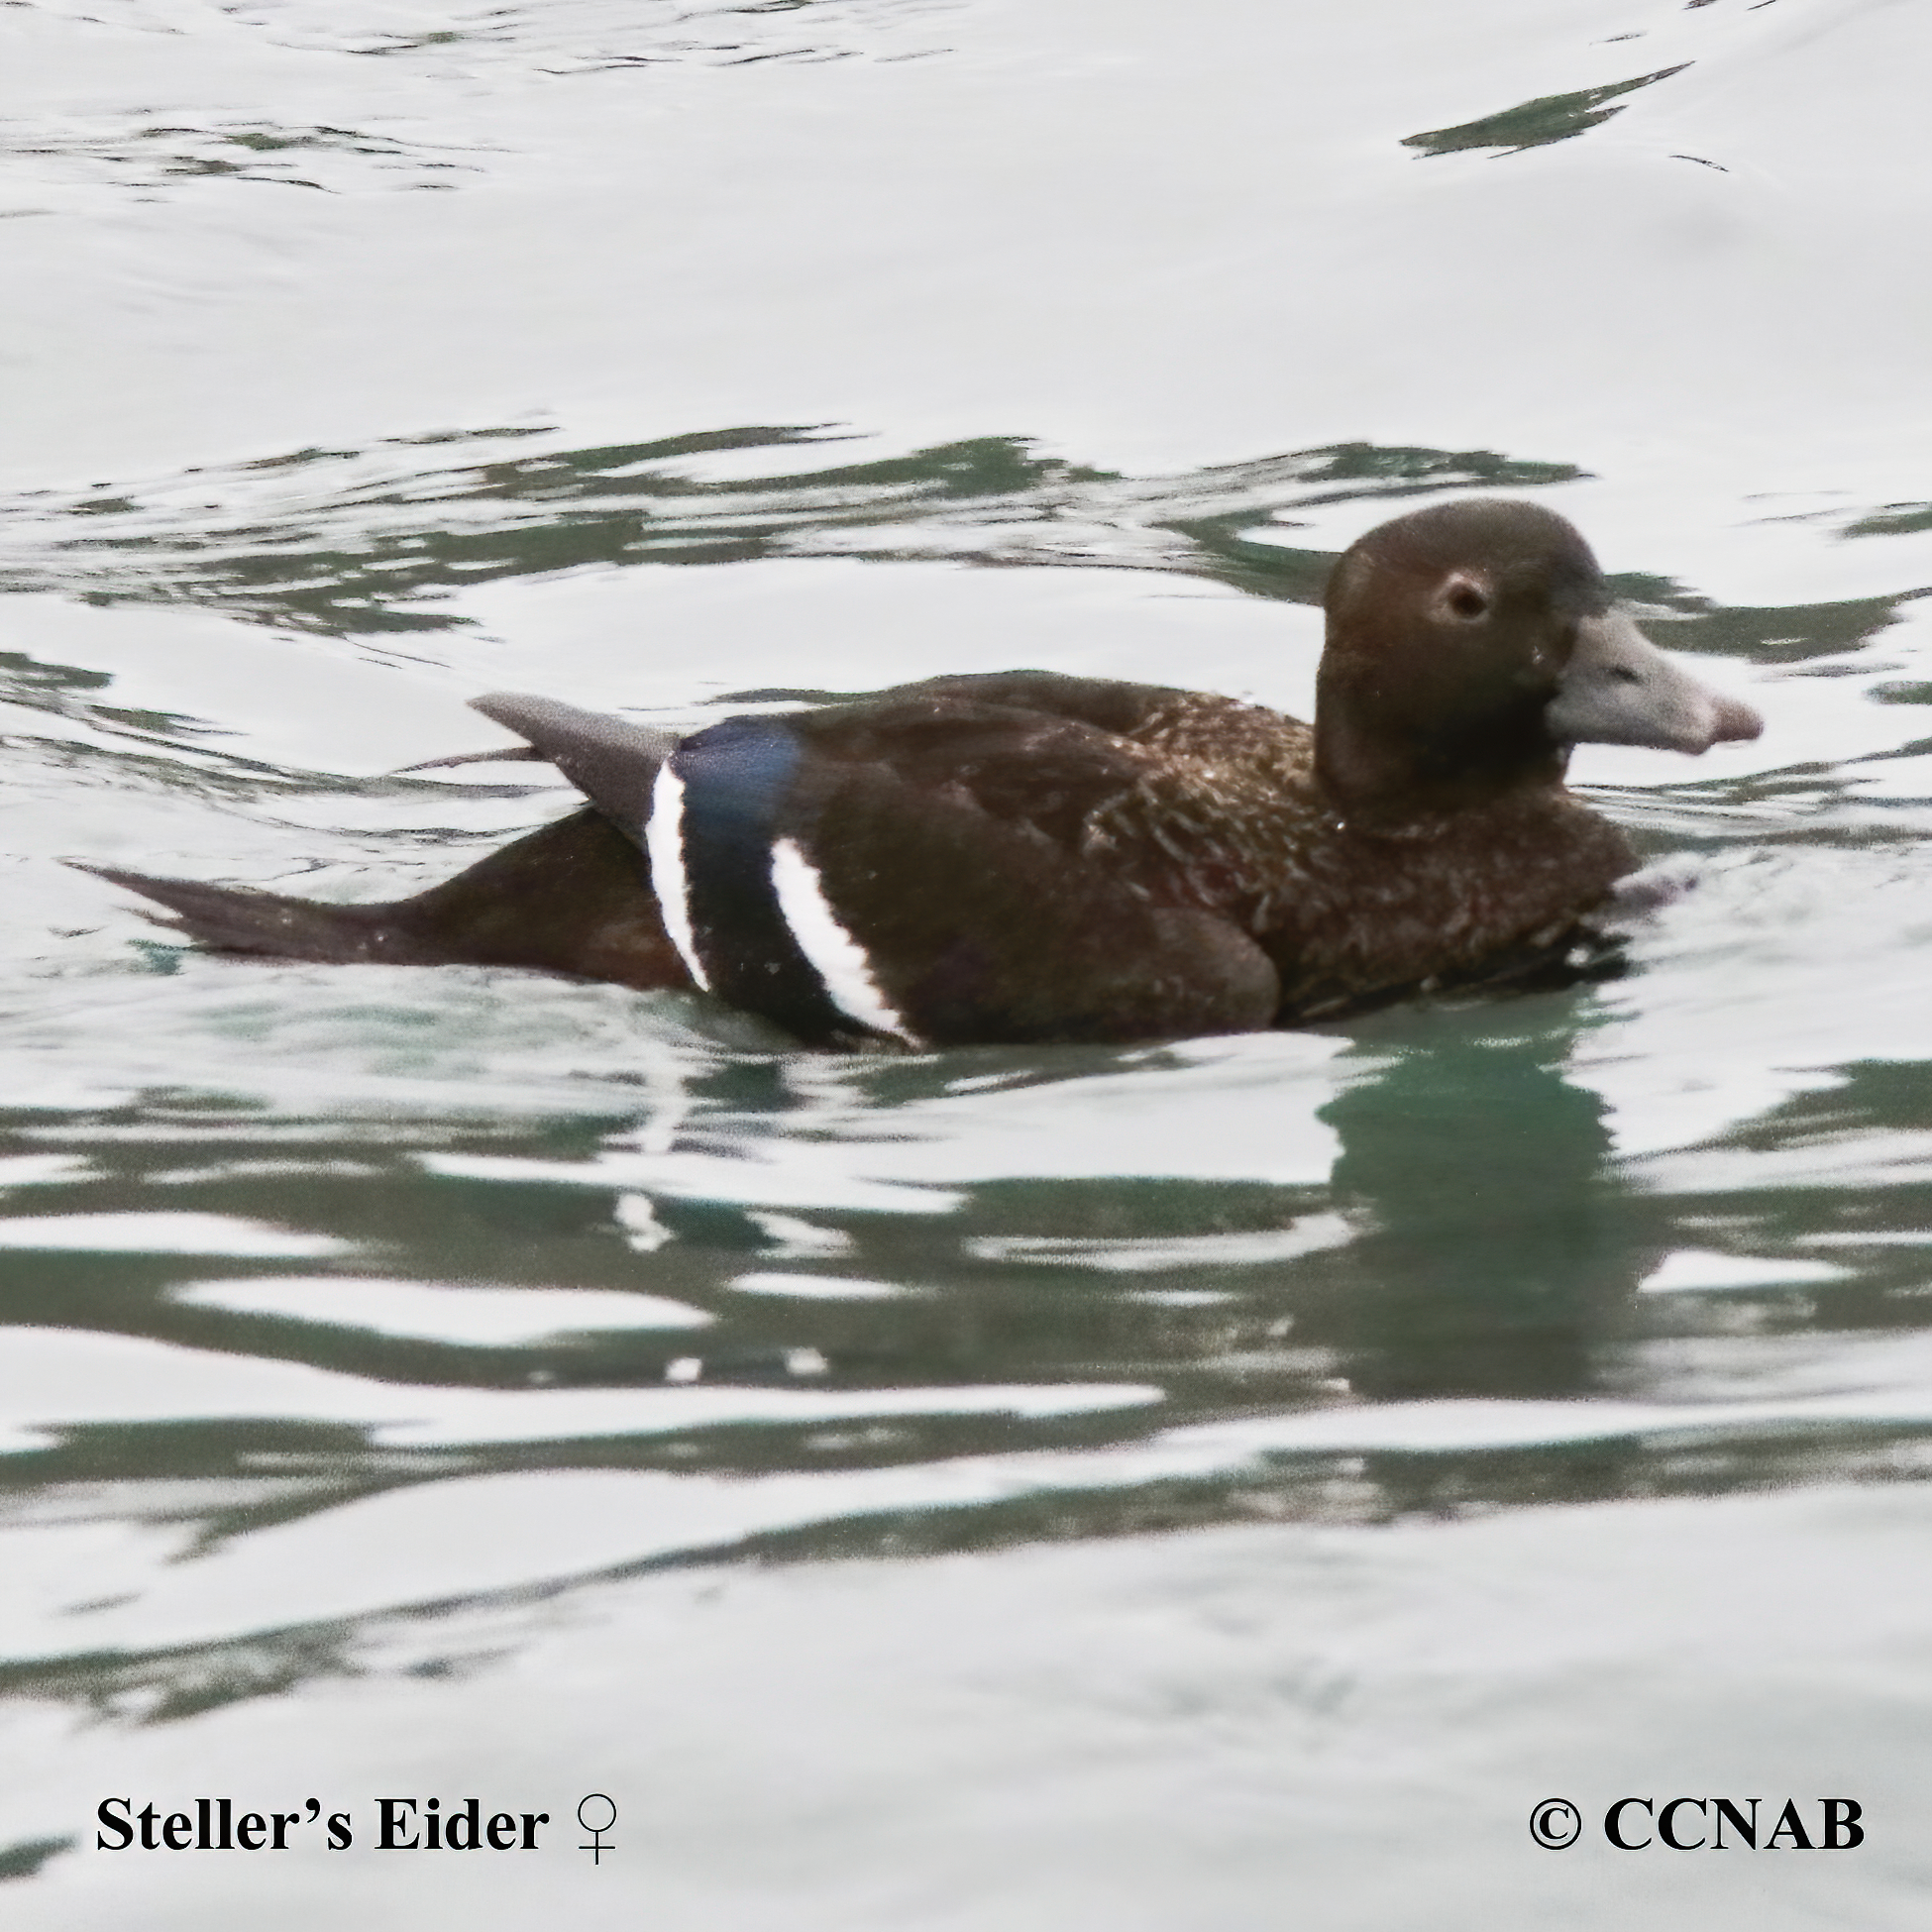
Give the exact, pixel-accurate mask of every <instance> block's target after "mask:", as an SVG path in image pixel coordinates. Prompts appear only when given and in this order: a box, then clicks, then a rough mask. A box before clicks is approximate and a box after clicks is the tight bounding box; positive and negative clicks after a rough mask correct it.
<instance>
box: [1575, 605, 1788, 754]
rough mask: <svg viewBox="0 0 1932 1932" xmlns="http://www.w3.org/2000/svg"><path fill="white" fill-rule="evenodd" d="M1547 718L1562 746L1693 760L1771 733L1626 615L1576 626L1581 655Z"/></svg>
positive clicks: (1617, 612)
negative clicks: (1648, 749) (1647, 749)
mask: <svg viewBox="0 0 1932 1932" xmlns="http://www.w3.org/2000/svg"><path fill="white" fill-rule="evenodd" d="M1543 715H1544V721H1545V723H1546V724H1548V726H1549V727H1550V734H1551V736H1552V737H1554V738H1556V739H1557V740H1558V741H1559V742H1560V743H1563V744H1572V745H1579V744H1594V745H1655V746H1656V747H1657V748H1658V749H1659V750H1660V751H1687V752H1689V753H1691V754H1692V755H1693V756H1694V755H1695V754H1696V753H1698V752H1703V751H1708V750H1710V748H1711V746H1712V745H1718V744H1724V743H1726V742H1727V741H1730V740H1733V739H1739V738H1755V737H1757V736H1758V734H1759V733H1760V732H1761V731H1763V730H1764V728H1765V720H1764V719H1763V718H1761V717H1760V716H1759V715H1758V713H1757V712H1756V711H1754V710H1753V709H1752V708H1751V706H1750V705H1749V704H1745V703H1741V702H1740V701H1739V700H1738V699H1737V698H1726V697H1725V696H1724V695H1723V694H1722V693H1721V692H1715V691H1712V690H1711V689H1710V687H1709V686H1708V685H1703V684H1699V683H1698V681H1697V680H1696V679H1695V678H1693V677H1691V676H1690V674H1689V673H1688V672H1687V671H1682V670H1679V669H1678V667H1677V666H1676V665H1675V664H1673V663H1672V662H1671V661H1670V660H1669V659H1668V658H1667V657H1665V656H1664V653H1663V652H1662V651H1660V650H1659V649H1658V648H1657V646H1656V645H1655V644H1653V643H1652V642H1651V641H1650V639H1649V638H1648V637H1646V636H1645V635H1644V633H1643V632H1642V631H1641V630H1639V629H1638V628H1637V625H1636V622H1635V621H1634V620H1633V619H1632V618H1631V617H1630V616H1629V615H1628V614H1627V613H1625V612H1624V611H1621V610H1607V611H1605V612H1604V613H1603V614H1602V615H1601V616H1595V617H1585V618H1584V619H1583V621H1582V622H1581V623H1580V624H1579V625H1578V626H1577V630H1576V648H1575V650H1574V651H1572V652H1571V654H1570V659H1569V663H1568V665H1567V666H1566V667H1565V669H1564V671H1563V675H1562V678H1561V680H1560V682H1559V683H1558V685H1557V687H1556V697H1555V698H1552V699H1551V700H1550V704H1549V706H1548V708H1547V709H1546V710H1545V712H1544V714H1543Z"/></svg>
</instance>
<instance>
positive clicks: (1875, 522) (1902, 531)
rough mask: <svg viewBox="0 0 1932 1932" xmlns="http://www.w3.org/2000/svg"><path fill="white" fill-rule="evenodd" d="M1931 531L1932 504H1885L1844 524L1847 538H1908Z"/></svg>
mask: <svg viewBox="0 0 1932 1932" xmlns="http://www.w3.org/2000/svg"><path fill="white" fill-rule="evenodd" d="M1921 530H1932V503H1887V504H1886V505H1885V506H1884V508H1883V509H1879V510H1872V511H1869V512H1868V513H1867V514H1866V515H1864V516H1861V517H1859V518H1858V519H1857V520H1856V521H1855V522H1851V523H1848V524H1846V526H1845V528H1844V530H1843V531H1842V532H1841V534H1842V535H1844V536H1848V537H1909V536H1916V535H1917V534H1918V533H1919V532H1920V531H1921Z"/></svg>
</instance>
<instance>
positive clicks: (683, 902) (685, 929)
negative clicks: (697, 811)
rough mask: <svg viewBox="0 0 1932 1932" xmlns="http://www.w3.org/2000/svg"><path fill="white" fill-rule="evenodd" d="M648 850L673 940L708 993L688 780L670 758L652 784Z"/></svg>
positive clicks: (653, 882)
mask: <svg viewBox="0 0 1932 1932" xmlns="http://www.w3.org/2000/svg"><path fill="white" fill-rule="evenodd" d="M644 850H645V852H646V853H647V854H648V855H649V856H650V861H651V886H652V890H653V891H655V892H656V894H657V896H658V910H659V912H662V913H663V914H664V929H665V931H667V932H668V933H670V935H671V943H672V944H673V945H674V946H676V947H677V948H678V952H679V955H680V957H681V958H682V959H683V960H684V962H685V964H686V965H687V966H688V967H690V968H691V976H692V978H693V979H695V980H696V981H697V982H698V985H699V986H701V987H702V988H703V989H704V991H705V992H706V993H708V992H709V991H710V990H711V976H710V975H709V974H708V973H707V972H705V970H704V962H703V961H702V960H700V959H699V958H698V935H697V933H696V932H694V931H693V930H692V923H691V881H690V879H689V878H688V877H687V876H686V874H685V783H684V780H683V779H681V778H680V777H679V776H678V774H677V773H676V772H674V771H673V770H672V769H671V760H670V759H669V758H667V759H666V760H665V761H664V763H663V764H662V765H660V766H659V767H658V775H657V782H656V783H655V784H654V785H653V786H652V787H651V815H650V817H649V818H648V819H646V820H645V823H644Z"/></svg>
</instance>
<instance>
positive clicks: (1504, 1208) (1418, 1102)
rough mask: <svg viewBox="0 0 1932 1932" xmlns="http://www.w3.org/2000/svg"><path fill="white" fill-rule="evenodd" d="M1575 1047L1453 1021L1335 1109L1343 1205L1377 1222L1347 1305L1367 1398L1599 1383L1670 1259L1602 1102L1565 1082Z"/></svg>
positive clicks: (1366, 1235)
mask: <svg viewBox="0 0 1932 1932" xmlns="http://www.w3.org/2000/svg"><path fill="white" fill-rule="evenodd" d="M1485 1018H1487V1016H1485ZM1491 1023H1493V1021H1492V1022H1491ZM1458 1034H1459V1035H1460V1036H1459V1037H1458ZM1568 1044H1569V1042H1568V1040H1567V1039H1565V1038H1564V1037H1563V1036H1562V1033H1561V1032H1560V1031H1558V1032H1556V1034H1555V1035H1554V1036H1552V1035H1549V1034H1540V1033H1535V1032H1532V1033H1529V1034H1527V1035H1523V1036H1518V1037H1510V1036H1508V1035H1507V1034H1506V1035H1505V1036H1504V1037H1502V1038H1500V1039H1496V1038H1483V1037H1481V1036H1480V1035H1478V1036H1477V1037H1475V1038H1473V1039H1472V1038H1470V1037H1469V1036H1468V1034H1467V1033H1466V1032H1464V1031H1463V1030H1462V1029H1461V1028H1459V1027H1454V1026H1453V1024H1452V1022H1451V1024H1450V1025H1446V1026H1445V1027H1444V1028H1443V1030H1442V1034H1441V1035H1440V1036H1439V1037H1438V1038H1436V1039H1434V1040H1432V1041H1430V1042H1429V1043H1428V1044H1427V1045H1423V1046H1412V1047H1411V1049H1410V1050H1409V1051H1408V1052H1406V1053H1403V1054H1402V1055H1400V1056H1399V1057H1398V1058H1397V1059H1396V1060H1394V1062H1393V1063H1392V1064H1387V1065H1385V1066H1384V1067H1383V1068H1382V1069H1380V1070H1379V1071H1378V1075H1377V1077H1373V1078H1370V1079H1367V1080H1364V1081H1362V1082H1361V1083H1360V1084H1358V1085H1355V1086H1350V1087H1345V1088H1344V1089H1343V1090H1342V1093H1341V1095H1340V1096H1339V1097H1338V1098H1337V1099H1336V1100H1335V1101H1334V1102H1332V1103H1331V1104H1330V1106H1329V1107H1328V1108H1327V1109H1326V1110H1325V1116H1326V1118H1327V1119H1328V1121H1329V1122H1330V1123H1331V1124H1332V1125H1333V1126H1334V1127H1335V1129H1336V1131H1337V1132H1338V1133H1339V1134H1340V1135H1341V1136H1342V1154H1341V1157H1340V1158H1339V1159H1338V1160H1337V1162H1336V1165H1335V1172H1334V1175H1333V1177H1332V1185H1333V1187H1334V1189H1335V1193H1336V1198H1337V1202H1338V1204H1339V1205H1342V1207H1343V1208H1344V1211H1345V1212H1351V1213H1352V1214H1354V1215H1357V1216H1359V1217H1361V1218H1362V1219H1363V1221H1364V1222H1365V1223H1366V1226H1365V1229H1364V1232H1363V1233H1362V1234H1361V1235H1360V1236H1359V1237H1358V1239H1357V1241H1356V1244H1355V1247H1354V1250H1353V1253H1352V1255H1351V1257H1350V1259H1351V1262H1352V1266H1351V1268H1350V1270H1349V1273H1350V1276H1351V1280H1350V1283H1349V1286H1350V1287H1351V1288H1352V1289H1353V1290H1354V1293H1353V1294H1351V1295H1349V1296H1347V1297H1346V1299H1345V1301H1343V1302H1342V1303H1341V1304H1339V1305H1338V1308H1337V1311H1336V1319H1337V1321H1338V1324H1339V1325H1345V1327H1344V1333H1345V1334H1347V1336H1348V1337H1349V1340H1350V1342H1352V1344H1353V1345H1352V1346H1351V1347H1349V1346H1345V1345H1344V1353H1345V1355H1346V1358H1347V1360H1348V1363H1349V1370H1348V1373H1349V1380H1350V1382H1351V1383H1352V1385H1353V1386H1354V1387H1355V1388H1356V1389H1357V1390H1358V1391H1359V1392H1360V1393H1361V1394H1363V1395H1366V1396H1371V1397H1377V1398H1381V1399H1386V1400H1400V1399H1403V1398H1414V1397H1419V1396H1431V1395H1486V1396H1512V1395H1515V1396H1566V1395H1583V1394H1588V1393H1590V1392H1591V1391H1592V1389H1593V1388H1594V1386H1595V1385H1596V1380H1597V1372H1598V1368H1599V1363H1600V1357H1601V1355H1602V1352H1603V1348H1604V1344H1605V1342H1606V1341H1608V1340H1609V1339H1610V1338H1612V1337H1614V1336H1615V1335H1617V1334H1618V1333H1619V1332H1620V1331H1621V1330H1622V1329H1623V1328H1624V1327H1625V1325H1626V1324H1627V1322H1628V1319H1629V1313H1630V1308H1631V1299H1632V1296H1633V1294H1634V1292H1635V1290H1636V1287H1637V1284H1638V1282H1639V1281H1640V1280H1641V1279H1642V1278H1643V1276H1644V1275H1645V1274H1646V1273H1647V1272H1649V1268H1650V1265H1651V1264H1652V1262H1653V1261H1654V1259H1655V1258H1656V1255H1655V1251H1654V1250H1650V1249H1647V1248H1646V1247H1645V1246H1644V1245H1643V1240H1642V1216H1641V1215H1640V1213H1639V1212H1638V1209H1637V1203H1636V1201H1635V1199H1634V1198H1633V1197H1632V1196H1631V1195H1630V1194H1629V1193H1628V1191H1627V1190H1626V1189H1625V1188H1624V1187H1623V1186H1622V1185H1621V1184H1620V1182H1619V1180H1618V1177H1617V1176H1616V1175H1615V1173H1614V1172H1613V1171H1612V1169H1611V1167H1610V1163H1609V1154H1610V1135H1609V1133H1608V1131H1607V1130H1606V1128H1605V1126H1604V1120H1603V1114H1604V1110H1603V1104H1602V1102H1601V1101H1600V1100H1599V1099H1598V1098H1597V1096H1596V1095H1594V1094H1592V1093H1589V1092H1587V1091H1585V1090H1582V1089H1579V1088H1577V1087H1574V1086H1572V1085H1570V1084H1569V1083H1568V1082H1567V1081H1566V1080H1565V1079H1564V1078H1563V1073H1562V1061H1563V1059H1564V1057H1565V1054H1566V1050H1567V1047H1568Z"/></svg>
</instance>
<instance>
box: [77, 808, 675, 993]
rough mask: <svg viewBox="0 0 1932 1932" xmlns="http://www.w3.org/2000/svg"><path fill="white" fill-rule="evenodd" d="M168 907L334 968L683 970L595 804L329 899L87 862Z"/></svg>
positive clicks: (203, 933) (236, 945)
mask: <svg viewBox="0 0 1932 1932" xmlns="http://www.w3.org/2000/svg"><path fill="white" fill-rule="evenodd" d="M80 870H81V871H83V872H91V873H92V874H93V875H94V876H95V878H97V879H105V880H107V881H108V882H109V884H111V885H116V886H123V887H126V888H127V890H128V891H130V892H137V893H140V894H141V895H142V896H143V897H144V898H146V899H151V900H153V901H154V902H155V903H156V905H158V906H162V907H165V908H166V909H167V911H168V912H170V913H172V914H173V916H172V917H171V918H163V917H161V916H160V915H159V914H156V913H152V912H151V913H149V914H148V916H149V917H150V918H153V919H154V920H155V922H156V923H157V924H158V925H164V926H167V927H168V928H170V929H171V930H173V931H176V932H179V933H182V934H183V935H184V936H186V937H187V938H189V939H192V940H193V941H194V942H195V943H196V944H197V945H202V946H206V947H208V948H210V949H211V950H213V951H215V952H231V953H253V954H255V955H257V956H258V957H264V956H266V957H268V958H275V959H307V960H314V961H318V962H320V963H322V964H324V965H331V966H358V965H369V964H376V963H381V964H387V965H391V966H526V967H531V968H534V969H535V970H537V971H539V972H546V973H568V974H570V975H572V976H573V977H574V978H578V979H592V980H610V981H613V982H615V983H616V984H617V985H619V986H634V987H638V988H640V989H643V990H646V991H649V990H652V989H655V988H658V987H666V986H688V985H690V984H691V976H690V974H689V973H688V972H687V971H686V969H685V963H684V961H683V960H682V959H681V958H680V957H679V955H678V952H677V949H676V948H675V947H674V946H673V945H672V943H671V940H670V938H669V936H668V935H667V934H666V932H665V929H664V921H663V920H662V919H661V918H660V917H659V915H658V907H657V900H656V897H655V896H654V895H653V893H652V891H651V886H650V878H649V875H648V873H647V871H646V869H645V864H644V855H643V854H642V853H641V852H640V851H638V849H637V847H636V846H635V845H633V844H632V843H631V842H630V841H629V840H628V839H627V838H625V837H624V836H623V834H622V833H621V832H619V831H618V830H617V829H616V828H615V827H614V826H613V825H611V824H610V823H609V821H608V820H607V819H605V818H604V817H602V816H601V815H600V814H599V813H598V812H596V811H595V810H591V809H586V810H583V811H575V812H572V813H571V815H570V816H569V817H568V818H560V819H558V820H556V821H555V822H554V823H552V824H549V825H545V826H542V827H541V828H540V829H538V830H537V831H534V832H529V833H526V834H525V835H524V836H523V837H522V838H519V839H516V840H514V841H512V843H510V844H508V845H506V846H503V847H502V848H501V849H500V850H498V851H495V852H492V853H490V854H489V855H488V856H487V857H486V858H483V859H479V860H478V861H477V863H476V864H475V865H473V866H471V867H469V868H468V869H467V870H466V871H463V872H460V873H458V874H457V875H456V877H455V878H454V879H446V880H445V881H444V882H443V883H442V884H441V885H440V886H432V887H431V888H430V889H429V890H428V891H427V892H422V893H417V894H416V895H415V896H414V897H413V898H411V899H392V900H385V901H382V902H380V903H379V904H376V905H371V906H330V905H326V904H323V903H321V902H318V901H316V900H312V899H291V898H289V897H288V896H287V895H285V894H283V893H268V892H258V891H256V890H255V889H254V888H252V887H247V886H209V885H204V884H203V883H202V882H201V881H200V880H198V879H157V878H154V877H151V876H150V875H149V874H148V873H145V872H127V871H124V870H122V869H120V868H119V867H113V866H100V865H83V866H81V867H80Z"/></svg>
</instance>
